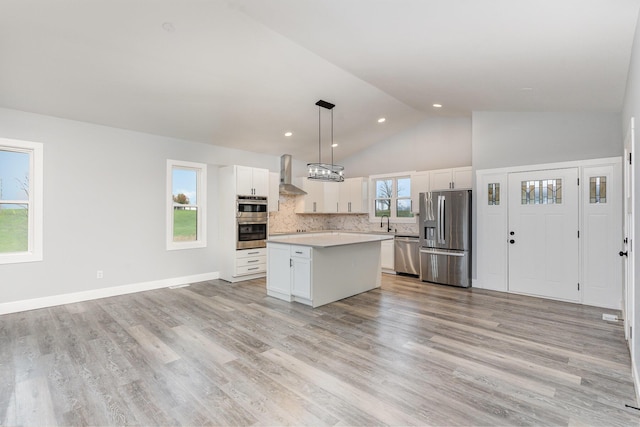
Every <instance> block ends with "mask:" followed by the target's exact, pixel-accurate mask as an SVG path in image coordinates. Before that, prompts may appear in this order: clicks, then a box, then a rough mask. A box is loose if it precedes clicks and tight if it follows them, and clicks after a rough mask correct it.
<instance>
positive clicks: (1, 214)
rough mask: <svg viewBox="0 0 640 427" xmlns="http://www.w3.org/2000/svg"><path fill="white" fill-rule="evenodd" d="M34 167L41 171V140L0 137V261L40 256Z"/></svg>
mask: <svg viewBox="0 0 640 427" xmlns="http://www.w3.org/2000/svg"><path fill="white" fill-rule="evenodd" d="M34 168H38V169H39V170H38V171H37V174H38V175H40V174H41V171H40V169H41V168H42V145H41V144H37V143H29V142H25V141H16V140H8V139H3V138H0V263H12V262H24V261H38V260H41V259H42V245H41V240H42V236H41V222H42V221H41V214H40V212H38V213H39V215H38V221H37V222H36V218H35V217H36V215H34V213H35V212H37V211H39V210H40V207H39V205H40V204H41V201H40V200H41V197H40V196H39V194H40V191H41V189H40V188H39V187H41V183H40V180H41V178H40V177H39V179H37V180H34V176H35V175H36V171H35V170H34ZM36 183H37V184H38V186H36ZM36 196H38V197H36ZM36 201H37V202H36Z"/></svg>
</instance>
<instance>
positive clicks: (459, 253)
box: [420, 248, 466, 257]
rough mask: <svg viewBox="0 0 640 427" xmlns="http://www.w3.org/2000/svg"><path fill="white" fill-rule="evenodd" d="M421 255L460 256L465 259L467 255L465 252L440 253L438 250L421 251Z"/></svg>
mask: <svg viewBox="0 0 640 427" xmlns="http://www.w3.org/2000/svg"><path fill="white" fill-rule="evenodd" d="M420 253H421V254H430V255H447V256H459V257H463V256H465V255H466V253H465V252H445V251H438V250H434V249H423V248H421V249H420Z"/></svg>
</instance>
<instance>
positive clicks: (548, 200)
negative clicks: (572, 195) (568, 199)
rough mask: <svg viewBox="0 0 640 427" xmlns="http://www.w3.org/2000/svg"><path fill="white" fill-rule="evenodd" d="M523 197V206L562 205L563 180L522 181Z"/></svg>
mask: <svg viewBox="0 0 640 427" xmlns="http://www.w3.org/2000/svg"><path fill="white" fill-rule="evenodd" d="M521 196H522V200H521V202H522V204H523V205H553V204H560V203H562V180H561V179H543V180H539V181H522V183H521Z"/></svg>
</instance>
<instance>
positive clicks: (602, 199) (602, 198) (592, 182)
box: [589, 176, 607, 203]
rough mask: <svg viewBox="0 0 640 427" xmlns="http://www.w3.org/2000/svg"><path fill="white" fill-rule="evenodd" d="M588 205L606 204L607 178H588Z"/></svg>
mask: <svg viewBox="0 0 640 427" xmlns="http://www.w3.org/2000/svg"><path fill="white" fill-rule="evenodd" d="M589 203H607V177H606V176H592V177H590V178H589Z"/></svg>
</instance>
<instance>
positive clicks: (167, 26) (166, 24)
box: [162, 22, 176, 33]
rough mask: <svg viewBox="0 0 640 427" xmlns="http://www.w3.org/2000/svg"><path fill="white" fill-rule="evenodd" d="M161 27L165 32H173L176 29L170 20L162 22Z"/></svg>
mask: <svg viewBox="0 0 640 427" xmlns="http://www.w3.org/2000/svg"><path fill="white" fill-rule="evenodd" d="M162 29H163V30H165V31H166V32H167V33H173V32H174V31H175V30H176V27H174V26H173V24H172V23H171V22H164V23H163V24H162Z"/></svg>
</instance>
